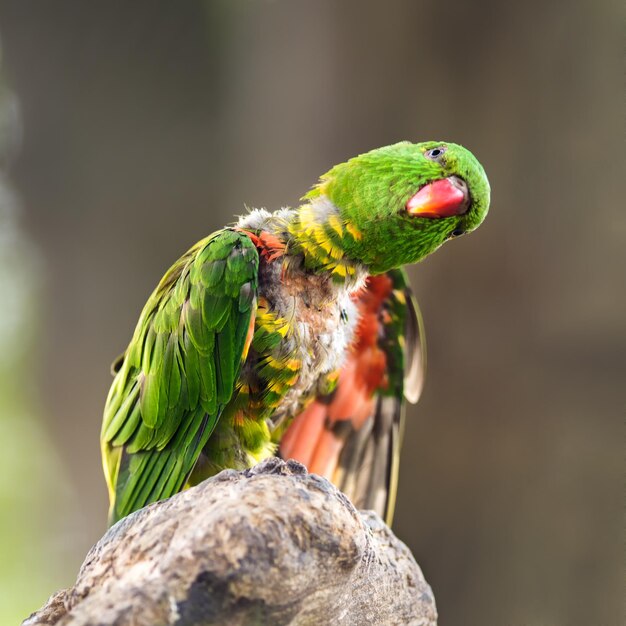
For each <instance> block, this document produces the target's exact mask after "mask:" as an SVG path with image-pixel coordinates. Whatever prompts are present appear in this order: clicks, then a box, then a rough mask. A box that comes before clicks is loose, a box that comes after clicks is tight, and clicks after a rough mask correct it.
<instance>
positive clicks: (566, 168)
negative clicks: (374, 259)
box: [0, 0, 626, 626]
mask: <svg viewBox="0 0 626 626" xmlns="http://www.w3.org/2000/svg"><path fill="white" fill-rule="evenodd" d="M623 23H624V11H623V7H622V6H621V5H620V4H618V3H617V2H611V1H608V0H606V1H605V0H600V1H596V2H587V3H585V2H582V1H575V2H570V3H562V2H556V1H548V2H526V3H516V4H514V3H502V2H497V1H495V0H481V1H477V2H472V3H458V4H457V5H456V6H453V5H452V3H442V2H434V1H432V0H428V1H413V2H399V1H395V0H394V1H390V0H388V1H386V2H375V1H374V0H372V1H366V0H340V1H339V0H338V1H335V2H332V1H318V2H307V1H305V0H291V1H287V0H282V1H278V0H277V1H274V2H270V1H267V0H266V1H264V0H256V1H254V0H229V1H227V0H223V1H221V2H206V3H201V2H178V3H174V2H166V1H154V0H153V1H151V2H148V1H141V2H133V3H127V2H121V1H109V2H106V3H88V2H78V1H75V2H67V1H65V2H54V3H52V2H49V3H45V2H6V1H2V2H0V38H1V42H2V52H3V58H2V68H1V78H2V90H1V91H0V104H1V113H2V120H1V121H2V123H1V124H0V141H2V149H3V154H4V160H3V162H2V163H3V166H4V169H5V171H6V170H8V174H7V175H6V176H5V178H6V183H7V184H6V185H5V188H4V190H3V191H2V194H1V195H0V379H1V382H0V438H1V449H2V452H1V453H0V505H1V507H2V508H1V510H0V552H1V554H2V556H1V557H0V623H2V624H5V623H6V624H10V623H15V622H16V621H18V619H19V618H22V617H24V616H25V615H26V614H27V613H28V612H29V611H30V610H34V609H35V608H37V607H38V606H39V605H40V604H41V603H42V602H43V601H44V600H45V598H46V597H47V595H48V594H50V593H52V592H53V591H55V590H56V589H58V588H60V587H63V586H67V585H69V584H70V583H71V582H72V580H73V578H74V577H75V574H76V572H77V569H78V567H79V565H80V563H81V561H82V559H83V557H84V556H85V553H86V551H87V549H88V548H89V547H90V546H91V545H92V544H93V543H94V542H95V541H96V540H97V539H98V538H99V537H100V536H101V534H102V532H103V531H104V529H105V518H106V508H107V496H106V491H105V487H104V481H103V478H102V475H101V466H100V453H99V445H98V435H99V428H100V419H101V412H102V407H103V404H104V399H105V396H106V393H107V390H108V387H109V384H110V382H111V379H110V375H109V363H110V362H111V361H112V359H113V358H114V357H115V356H116V355H117V354H118V353H120V352H121V351H122V350H123V349H124V347H125V345H126V343H127V342H128V340H129V338H130V335H131V332H132V330H133V328H134V324H135V322H136V320H137V317H138V314H139V311H140V309H141V307H142V305H143V303H144V302H145V300H146V298H147V296H148V294H149V293H150V291H151V290H152V288H153V287H154V285H155V283H156V282H157V281H158V279H159V278H160V276H161V275H162V274H163V272H164V270H165V269H166V268H167V267H168V265H169V264H170V263H171V262H172V261H173V260H174V259H176V258H177V257H178V256H179V255H180V254H181V253H182V252H183V251H184V250H186V249H187V247H188V246H189V245H190V244H192V243H194V242H195V241H196V240H198V239H199V238H201V237H202V236H204V235H206V234H208V233H209V232H211V231H212V230H214V229H216V228H218V227H220V226H222V225H223V224H225V223H227V222H229V221H230V220H232V219H233V215H235V214H239V213H241V212H243V211H244V203H245V204H247V205H248V206H265V207H268V208H277V207H280V206H282V205H287V204H290V205H293V204H295V203H297V201H298V198H299V197H300V196H301V195H302V194H303V193H304V192H305V191H306V190H307V189H308V188H309V186H310V185H311V184H312V183H314V182H315V180H316V177H317V176H318V175H319V174H321V173H322V172H324V171H325V170H326V169H328V168H329V167H330V166H331V165H332V164H334V163H336V162H338V161H341V160H344V159H345V158H347V157H350V156H353V155H355V154H357V153H359V152H362V151H366V150H369V149H371V148H374V147H377V146H380V145H384V144H389V143H392V142H395V141H398V140H401V139H410V140H415V141H418V140H424V139H448V140H452V141H455V142H458V143H462V144H464V145H466V146H467V147H469V148H470V149H471V150H472V151H474V152H475V153H476V154H477V156H478V158H479V159H480V160H481V161H482V163H483V164H484V166H485V169H486V170H487V173H488V175H489V178H490V180H491V185H492V190H493V203H492V211H491V213H490V215H489V217H488V219H487V221H486V223H485V224H484V226H483V227H482V228H481V229H480V230H479V231H478V232H477V233H475V234H473V235H471V236H469V237H467V238H463V239H462V240H460V241H456V242H454V243H453V244H450V245H448V246H445V248H444V249H443V250H442V251H440V252H438V253H437V254H435V255H434V256H433V257H432V258H429V259H428V260H427V261H425V262H424V263H423V264H421V265H420V266H418V267H416V268H414V270H413V271H412V281H413V284H414V286H415V290H416V292H417V295H418V297H419V299H420V302H421V304H422V307H423V311H424V315H425V319H426V324H427V331H428V340H429V372H428V379H427V385H426V389H425V392H424V395H423V398H422V400H421V401H420V403H419V406H418V407H417V408H416V409H412V410H411V412H410V415H409V421H408V427H407V432H406V440H405V444H404V455H403V458H402V468H401V482H400V494H399V500H398V510H397V515H396V521H395V525H394V528H395V530H396V532H397V534H398V535H399V536H400V537H401V538H402V539H403V540H404V541H405V542H406V543H407V544H408V545H409V547H410V548H411V550H412V551H413V553H414V554H415V556H416V558H417V560H418V562H419V563H420V565H421V566H422V568H423V569H424V572H425V575H426V578H427V580H428V581H429V582H430V584H431V585H432V586H433V588H434V591H435V596H436V598H437V602H438V607H439V612H440V615H441V624H442V626H472V625H492V624H493V625H506V626H509V625H511V626H517V625H519V626H547V625H563V626H570V625H572V626H575V625H581V626H582V625H583V624H585V625H589V624H594V625H596V624H597V625H601V626H604V625H607V626H611V625H617V624H620V623H621V624H624V623H626V619H625V615H624V611H623V602H624V590H623V589H624V588H623V585H624V578H623V572H624V553H623V545H624V542H623V535H621V533H622V530H623V517H622V512H623V504H624V495H625V493H624V481H623V478H624V475H625V474H624V429H623V416H624V384H625V383H624V380H625V374H626V367H625V359H624V354H625V352H626V330H625V327H624V323H625V318H626V301H625V294H624V268H625V267H626V260H625V259H624V255H623V254H621V255H620V254H618V253H619V252H623V249H624V242H625V236H626V221H625V219H624V200H623V193H619V195H618V185H617V183H618V181H619V180H620V178H623V176H624V158H623V156H624V155H623V152H624V151H623V137H624V124H623V120H624V116H623V102H624V99H623V83H622V65H621V63H620V60H621V56H622V53H623V46H622V40H621V37H620V34H621V33H620V30H621V29H620V26H621V25H622V24H623Z"/></svg>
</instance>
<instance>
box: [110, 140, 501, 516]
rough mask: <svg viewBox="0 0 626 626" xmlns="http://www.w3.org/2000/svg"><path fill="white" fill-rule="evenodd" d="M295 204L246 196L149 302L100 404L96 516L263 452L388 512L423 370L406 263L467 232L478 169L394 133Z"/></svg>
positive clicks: (479, 210)
mask: <svg viewBox="0 0 626 626" xmlns="http://www.w3.org/2000/svg"><path fill="white" fill-rule="evenodd" d="M301 202H302V204H300V205H299V206H297V207H296V208H292V207H283V208H279V209H278V210H276V211H275V212H273V213H270V212H269V211H267V210H266V209H255V208H252V209H248V212H247V213H246V214H245V215H243V216H241V217H240V218H239V219H238V221H236V222H234V223H233V225H232V226H229V227H226V228H224V229H222V230H218V231H216V232H214V233H213V234H210V235H209V236H208V237H206V238H204V239H202V240H201V241H199V242H198V243H196V244H195V245H194V246H193V247H192V248H191V249H189V250H188V251H187V252H186V253H185V254H183V256H181V257H180V259H178V260H177V261H176V262H175V263H174V264H173V265H172V266H171V267H170V269H169V270H167V272H166V273H165V275H164V276H163V278H162V279H161V281H160V282H159V284H158V285H157V287H156V289H155V290H154V292H153V293H152V294H151V296H150V297H149V299H148V301H147V303H146V305H145V307H144V308H143V310H142V312H141V314H140V317H139V321H138V323H137V326H136V328H135V331H134V334H133V335H132V338H131V340H130V343H129V345H128V347H127V348H126V350H125V351H124V353H123V354H122V355H121V356H120V357H119V358H118V359H117V360H116V361H115V362H114V364H113V366H112V374H113V376H114V379H113V383H112V385H111V388H110V391H109V393H108V396H107V399H106V404H105V409H104V418H103V423H102V430H101V448H102V459H103V467H104V474H105V478H106V483H107V486H108V491H109V499H110V509H109V524H113V523H115V522H117V521H118V520H120V519H122V518H124V517H125V516H127V515H129V514H130V513H131V512H133V511H136V510H137V509H140V508H142V507H144V506H146V505H148V504H150V503H153V502H156V501H159V500H163V499H165V498H168V497H170V496H172V495H174V494H176V493H177V492H179V491H182V490H183V489H186V488H189V487H191V486H194V485H197V484H198V483H200V482H201V481H203V480H205V479H206V478H208V477H211V476H214V475H215V474H217V473H219V472H220V471H222V470H224V469H228V468H230V469H235V470H246V469H248V468H251V467H252V466H253V465H255V464H257V463H259V462H261V461H262V460H264V459H267V458H268V457H271V456H279V457H281V458H283V459H285V460H287V459H295V460H296V461H299V462H300V463H302V464H303V465H305V466H306V467H307V469H308V471H309V472H312V473H315V474H318V475H320V476H323V477H325V478H327V479H328V480H330V481H331V482H332V483H334V484H335V486H336V487H338V488H339V489H340V490H341V491H343V492H344V493H345V494H346V495H347V496H348V498H349V499H350V500H351V501H352V502H353V504H354V505H355V506H356V507H357V508H360V509H372V510H374V511H376V512H377V513H378V514H379V515H380V516H381V517H382V518H383V519H385V520H387V522H388V523H389V524H390V523H391V519H392V515H393V510H394V506H395V499H396V492H397V482H398V468H399V453H400V445H401V439H402V434H403V427H404V413H405V400H406V401H409V402H411V403H414V402H416V401H417V400H418V398H419V395H420V392H421V389H422V385H423V378H424V371H425V367H426V352H425V345H426V344H425V340H424V330H423V322H422V317H421V314H420V311H419V308H418V306H417V303H416V300H415V298H414V296H413V293H412V291H411V288H410V285H409V282H408V279H407V275H406V273H405V269H404V266H406V265H410V264H413V263H416V262H418V261H420V260H421V259H423V258H424V257H426V256H427V255H429V254H430V253H431V252H434V251H435V250H436V249H437V248H439V247H440V246H441V245H442V244H443V243H445V242H447V241H449V240H451V239H454V238H457V237H459V236H461V235H463V234H465V233H469V232H470V231H472V230H474V229H476V228H477V227H478V226H479V225H480V224H481V222H482V221H483V219H484V218H485V216H486V214H487V212H488V209H489V203H490V186H489V182H488V179H487V176H486V174H485V171H484V169H483V167H482V165H481V164H480V163H479V161H478V160H477V159H476V157H475V156H474V155H473V154H472V153H471V152H469V151H468V150H467V149H465V148H463V147H462V146H460V145H458V144H454V143H450V142H445V141H428V142H421V143H411V142H409V141H401V142H399V143H395V144H392V145H389V146H385V147H381V148H377V149H374V150H371V151H369V152H366V153H364V154H360V155H359V156H356V157H354V158H351V159H349V160H347V161H346V162H344V163H341V164H339V165H335V166H334V167H332V168H331V169H330V170H329V171H328V172H327V173H326V174H324V175H322V176H321V177H320V178H319V180H318V182H317V183H316V184H315V185H314V186H313V187H312V188H311V189H310V191H309V192H308V193H306V195H305V196H303V198H302V199H301Z"/></svg>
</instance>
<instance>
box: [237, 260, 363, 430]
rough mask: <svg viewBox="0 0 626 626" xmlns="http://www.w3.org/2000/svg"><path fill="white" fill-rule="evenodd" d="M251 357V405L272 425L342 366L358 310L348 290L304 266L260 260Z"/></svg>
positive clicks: (294, 409) (296, 410)
mask: <svg viewBox="0 0 626 626" xmlns="http://www.w3.org/2000/svg"><path fill="white" fill-rule="evenodd" d="M259 279H260V280H259V308H258V313H257V319H256V326H255V335H254V340H253V344H252V351H253V352H252V354H251V357H252V358H251V359H250V361H249V362H250V366H251V367H250V370H249V372H250V381H251V383H252V384H251V386H250V391H251V400H252V402H251V406H257V407H260V408H262V410H261V411H260V414H261V415H263V416H264V417H271V418H272V422H273V423H274V424H276V423H278V422H281V421H282V420H283V419H284V418H290V417H293V416H294V415H296V414H297V412H298V411H299V410H300V409H301V408H302V406H303V404H304V403H305V402H306V400H307V399H308V398H309V397H310V396H311V395H313V394H315V393H316V392H317V391H318V390H319V389H320V388H321V389H323V388H324V387H325V386H326V385H327V384H328V381H329V379H332V376H333V374H334V373H336V372H337V371H338V370H339V369H340V368H341V366H342V365H343V362H344V359H345V355H346V352H347V350H348V347H349V346H350V344H351V343H352V340H353V338H354V334H355V327H356V322H357V309H356V306H355V305H354V303H353V302H352V299H351V297H350V294H349V292H348V290H347V289H346V288H344V287H342V286H338V285H336V284H335V283H333V282H332V281H331V280H330V279H329V278H328V277H320V276H318V275H311V274H308V273H306V272H304V271H300V272H290V273H289V274H287V275H283V273H282V271H281V264H280V262H275V263H265V264H262V267H261V271H260V275H259Z"/></svg>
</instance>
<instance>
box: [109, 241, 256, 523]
mask: <svg viewBox="0 0 626 626" xmlns="http://www.w3.org/2000/svg"><path fill="white" fill-rule="evenodd" d="M258 265H259V256H258V253H257V250H256V248H255V246H254V244H253V243H252V242H251V240H250V238H249V237H248V236H247V235H245V234H243V233H240V232H237V231H234V230H221V231H218V232H216V233H214V234H213V235H210V236H209V237H207V238H206V239H203V240H202V241H200V242H198V243H197V244H196V245H195V246H194V247H193V248H192V249H191V250H189V252H187V253H186V254H185V255H184V256H183V257H182V258H180V259H179V260H178V261H177V262H176V263H175V264H174V265H173V266H172V267H171V268H170V269H169V271H168V272H167V273H166V274H165V276H164V277H163V279H162V280H161V282H160V283H159V285H158V287H157V288H156V290H155V291H154V293H153V294H152V295H151V296H150V299H149V300H148V302H147V304H146V306H145V308H144V310H143V311H142V313H141V317H140V318H139V323H138V324H137V328H136V329H135V333H134V335H133V338H132V340H131V342H130V344H129V346H128V348H127V350H126V352H125V354H124V356H123V360H122V361H121V362H119V361H118V362H116V364H115V369H116V376H115V380H114V381H113V385H112V386H111V391H110V392H109V396H108V398H107V402H106V406H105V410H104V421H103V424H102V434H101V441H102V456H103V464H104V471H105V476H106V479H107V484H108V486H109V495H110V499H111V508H110V512H109V521H110V523H114V522H115V521H117V520H119V519H121V518H122V517H124V516H126V515H128V514H129V513H131V512H132V511H135V510H137V509H139V508H141V507H143V506H145V505H146V504H148V503H150V502H155V501H157V500H161V499H163V498H167V497H169V496H171V495H173V494H175V493H177V492H178V491H180V490H181V489H182V488H183V486H184V485H185V482H186V480H187V477H188V476H189V474H190V472H191V470H192V469H193V467H194V465H195V463H196V461H197V459H198V455H199V454H200V452H201V450H202V448H203V447H204V445H205V444H206V442H207V440H208V438H209V437H210V435H211V432H212V431H213V428H214V427H215V424H216V423H217V420H218V419H219V417H220V415H221V413H222V410H223V408H224V406H225V405H226V404H227V403H228V402H229V401H230V400H231V399H232V398H233V396H234V395H236V394H237V393H238V390H239V388H238V376H239V370H240V368H241V364H242V361H243V360H244V358H245V355H246V353H247V348H248V345H249V332H248V331H249V327H250V324H251V319H252V318H253V316H254V314H255V310H256V292H257V272H258Z"/></svg>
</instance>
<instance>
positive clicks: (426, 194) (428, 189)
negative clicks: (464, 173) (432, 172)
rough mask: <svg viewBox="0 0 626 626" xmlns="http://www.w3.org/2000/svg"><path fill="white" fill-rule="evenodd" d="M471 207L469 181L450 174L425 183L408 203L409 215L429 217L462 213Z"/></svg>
mask: <svg viewBox="0 0 626 626" xmlns="http://www.w3.org/2000/svg"><path fill="white" fill-rule="evenodd" d="M469 207H470V197H469V191H468V189H467V183H466V182H465V181H464V180H463V179H462V178H459V177H458V176H449V177H448V178H443V179H441V180H435V181H433V182H432V183H428V185H424V187H422V188H421V189H420V190H419V191H418V192H417V193H416V194H415V195H414V196H412V197H411V198H410V199H409V201H408V202H407V203H406V210H407V212H408V213H409V215H413V216H416V217H429V218H436V217H451V216H452V215H462V214H463V213H466V212H467V210H468V209H469Z"/></svg>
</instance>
